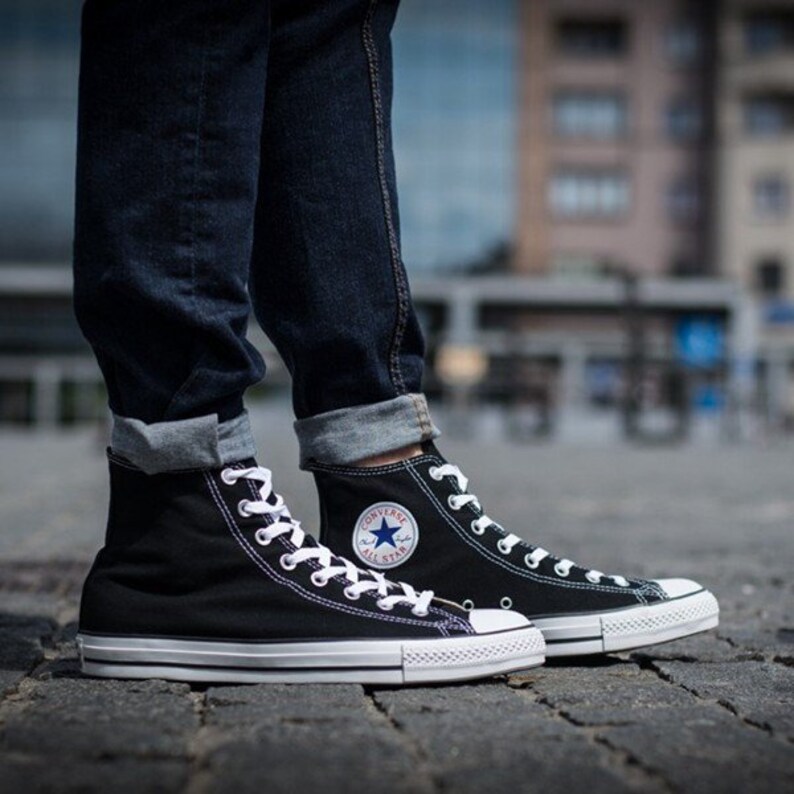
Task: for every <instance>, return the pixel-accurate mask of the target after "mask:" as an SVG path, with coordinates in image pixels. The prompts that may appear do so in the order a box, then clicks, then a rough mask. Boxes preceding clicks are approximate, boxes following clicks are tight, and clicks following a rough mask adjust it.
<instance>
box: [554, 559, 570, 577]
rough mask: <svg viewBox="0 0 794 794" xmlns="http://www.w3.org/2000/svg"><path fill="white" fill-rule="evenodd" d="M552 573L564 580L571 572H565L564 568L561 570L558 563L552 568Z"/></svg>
mask: <svg viewBox="0 0 794 794" xmlns="http://www.w3.org/2000/svg"><path fill="white" fill-rule="evenodd" d="M554 573H556V574H557V576H561V577H562V578H563V579H564V578H565V577H566V576H568V575H569V574H570V573H571V572H570V570H568V571H566V570H565V569H564V568H563V569H561V568H560V564H559V563H557V564H556V565H555V566H554Z"/></svg>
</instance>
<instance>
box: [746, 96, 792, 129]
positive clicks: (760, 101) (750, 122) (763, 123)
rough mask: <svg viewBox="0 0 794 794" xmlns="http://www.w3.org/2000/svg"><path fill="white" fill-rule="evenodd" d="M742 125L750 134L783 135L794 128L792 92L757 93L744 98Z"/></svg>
mask: <svg viewBox="0 0 794 794" xmlns="http://www.w3.org/2000/svg"><path fill="white" fill-rule="evenodd" d="M744 127H745V130H746V131H747V132H748V134H750V135H769V136H776V135H785V134H786V133H789V132H791V131H792V130H794V94H757V95H755V96H750V97H747V98H746V99H745V100H744Z"/></svg>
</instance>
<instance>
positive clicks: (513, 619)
mask: <svg viewBox="0 0 794 794" xmlns="http://www.w3.org/2000/svg"><path fill="white" fill-rule="evenodd" d="M110 475H111V503H110V517H109V521H108V529H107V538H106V542H105V546H104V548H102V549H101V551H100V552H99V554H98V555H97V558H96V561H95V563H94V566H93V568H92V569H91V571H90V573H89V575H88V578H87V580H86V583H85V586H84V589H83V599H82V604H81V611H80V629H79V634H78V637H77V643H78V648H79V651H80V657H81V663H82V669H83V671H84V672H85V673H88V674H90V675H97V676H108V677H115V678H167V679H174V680H180V681H223V682H259V681H279V682H306V681H315V682H317V681H325V682H343V681H344V682H360V683H388V684H404V683H420V682H432V681H454V680H461V679H467V678H477V677H480V676H490V675H494V674H498V673H505V672H508V671H513V670H517V669H523V668H527V667H533V666H536V665H539V664H541V663H542V662H543V653H544V643H543V637H542V635H541V633H540V632H539V631H538V630H537V629H536V628H533V627H532V626H531V625H530V623H529V622H528V621H527V620H526V618H524V617H523V616H521V615H519V614H517V613H514V612H508V613H502V612H500V611H498V610H474V611H473V612H467V611H466V610H464V609H463V608H462V607H460V606H458V605H456V604H453V603H450V602H446V601H440V600H438V599H435V598H434V597H433V593H432V592H431V591H429V590H426V591H423V592H417V591H416V590H414V588H413V587H411V586H410V585H408V584H399V585H398V584H393V583H391V582H389V581H387V580H386V578H385V577H384V575H383V574H381V573H378V572H365V571H362V570H361V569H359V568H357V567H356V566H355V565H354V564H353V563H351V562H349V561H348V560H345V559H342V558H340V557H336V556H334V555H333V554H332V553H331V552H330V551H329V550H328V549H327V548H326V547H324V546H321V545H320V544H318V543H317V541H315V540H314V539H313V538H312V537H310V536H309V535H307V534H306V533H305V532H304V530H303V529H301V526H300V524H299V522H297V521H295V520H294V519H293V518H292V517H291V516H290V513H289V510H288V509H287V507H286V506H285V504H284V501H283V499H282V498H281V497H280V496H278V495H277V494H275V493H274V491H273V489H272V487H271V473H270V471H269V470H268V469H265V468H262V467H260V466H257V465H256V464H255V463H254V462H253V461H245V462H241V463H239V464H237V465H232V466H229V467H227V468H224V469H217V470H206V471H201V470H194V471H183V472H177V473H168V474H155V475H147V474H144V473H143V472H142V471H140V470H139V469H137V468H135V467H134V466H132V465H131V464H130V463H129V462H127V461H125V460H124V459H122V458H119V457H116V456H115V455H113V454H112V453H111V454H110Z"/></svg>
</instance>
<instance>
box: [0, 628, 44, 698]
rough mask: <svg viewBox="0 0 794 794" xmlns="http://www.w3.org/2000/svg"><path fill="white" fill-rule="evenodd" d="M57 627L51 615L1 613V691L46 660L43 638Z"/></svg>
mask: <svg viewBox="0 0 794 794" xmlns="http://www.w3.org/2000/svg"><path fill="white" fill-rule="evenodd" d="M55 631H56V626H55V623H54V622H53V621H52V620H50V619H49V618H44V617H28V616H24V615H10V614H7V613H0V695H2V694H3V693H5V692H8V691H9V690H11V689H13V688H14V687H15V686H16V685H17V684H18V683H19V681H21V680H22V679H23V678H24V677H25V675H27V674H28V673H29V672H30V671H31V670H32V669H33V668H34V667H35V666H36V665H37V664H39V663H40V662H42V661H43V660H44V645H43V643H44V642H47V641H49V640H50V639H51V638H52V636H53V634H54V633H55Z"/></svg>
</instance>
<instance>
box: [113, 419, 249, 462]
mask: <svg viewBox="0 0 794 794" xmlns="http://www.w3.org/2000/svg"><path fill="white" fill-rule="evenodd" d="M110 446H111V448H112V450H113V451H114V452H116V453H118V454H119V455H122V456H123V457H125V458H126V459H127V460H129V461H130V463H133V464H134V465H136V466H137V467H138V468H139V469H142V470H143V471H145V472H146V473H147V474H161V473H163V472H167V471H178V470H183V469H214V468H219V467H220V466H225V465H226V464H227V463H235V462H237V461H239V460H243V459H244V458H252V457H254V456H255V455H256V447H255V445H254V437H253V434H252V433H251V425H250V423H249V421H248V414H247V413H246V412H245V411H243V412H242V413H241V414H239V415H238V416H236V417H235V418H234V419H229V420H228V421H226V422H218V417H217V416H216V415H215V414H211V415H209V416H198V417H195V418H193V419H180V420H178V421H176V422H156V423H154V424H146V422H142V421H141V420H140V419H130V418H128V417H126V416H116V415H115V414H114V415H113V432H112V433H111V437H110Z"/></svg>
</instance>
